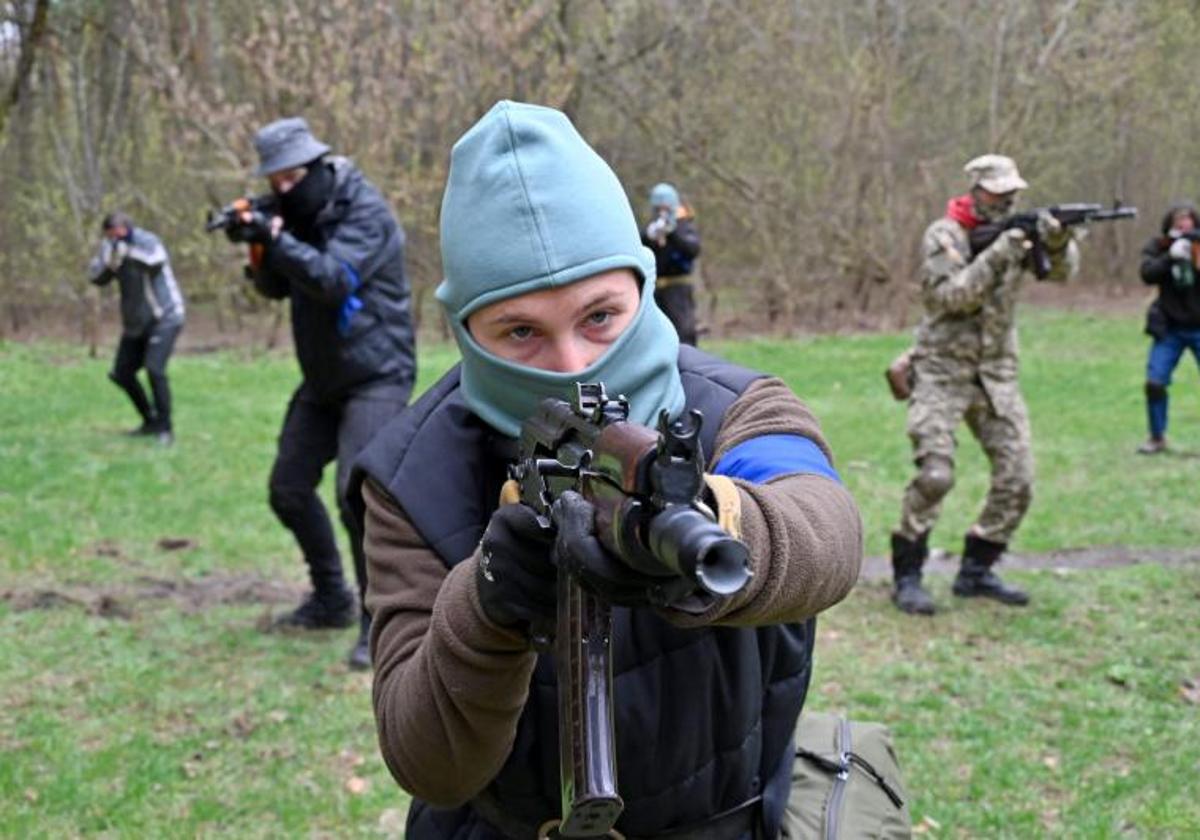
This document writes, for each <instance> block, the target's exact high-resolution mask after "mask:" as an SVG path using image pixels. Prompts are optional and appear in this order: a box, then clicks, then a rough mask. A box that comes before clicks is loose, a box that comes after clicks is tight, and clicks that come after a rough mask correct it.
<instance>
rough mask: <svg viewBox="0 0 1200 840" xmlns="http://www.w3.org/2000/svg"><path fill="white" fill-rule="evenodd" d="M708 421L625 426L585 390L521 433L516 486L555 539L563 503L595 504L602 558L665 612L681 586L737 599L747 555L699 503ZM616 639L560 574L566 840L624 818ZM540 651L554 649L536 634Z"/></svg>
mask: <svg viewBox="0 0 1200 840" xmlns="http://www.w3.org/2000/svg"><path fill="white" fill-rule="evenodd" d="M702 420H703V418H702V416H701V414H700V412H698V411H692V412H690V413H689V414H688V415H687V416H686V417H685V418H682V419H680V420H677V421H675V422H671V421H670V420H669V419H668V417H667V412H666V411H663V412H662V413H661V414H660V416H659V419H658V429H657V431H656V430H654V429H651V428H649V427H647V426H642V425H640V424H637V423H631V422H629V403H628V402H627V401H626V400H625V398H624V397H617V398H616V399H610V398H609V397H608V395H607V394H606V393H605V390H604V385H603V384H600V383H593V384H582V383H580V384H578V385H577V386H576V392H575V395H574V398H573V400H572V402H570V403H568V402H566V401H565V400H557V399H546V400H543V401H542V403H541V405H540V406H539V407H538V410H537V411H536V412H535V413H534V415H533V416H532V417H530V418H529V419H528V420H526V421H525V423H524V424H523V425H522V427H521V437H520V441H519V457H518V461H517V462H516V463H515V464H514V465H513V466H512V468H511V469H510V471H509V475H510V478H512V479H514V480H515V481H516V482H517V484H518V485H519V487H520V493H521V502H522V503H524V504H526V505H528V506H529V507H531V508H533V510H534V511H536V512H537V514H538V518H539V521H540V522H541V524H542V526H543V527H544V528H552V527H554V525H553V522H552V520H551V517H550V508H551V506H552V505H553V504H554V500H555V499H556V498H557V497H558V496H559V494H561V493H563V492H564V491H566V490H575V491H577V492H578V493H580V494H581V495H582V496H583V497H584V498H585V499H587V500H588V501H590V502H591V503H592V504H593V505H594V506H595V508H596V536H597V538H598V539H599V541H600V543H601V544H602V545H603V546H604V547H605V549H607V550H608V551H609V552H610V553H611V554H612V555H613V556H615V557H616V558H618V559H619V560H620V561H621V562H623V563H625V564H626V565H627V566H629V567H630V568H632V569H635V570H637V571H639V572H642V573H643V574H646V575H649V576H652V577H657V578H661V579H662V581H663V586H662V587H661V588H656V590H655V591H654V592H652V593H651V597H652V599H653V600H655V601H656V602H662V603H666V602H667V601H668V600H669V597H668V595H667V594H666V593H668V592H674V591H675V589H673V588H672V585H673V584H677V583H678V582H679V581H680V579H681V578H682V579H683V581H686V583H685V584H684V585H685V586H686V587H687V591H689V592H690V591H692V590H694V589H696V588H699V589H701V590H704V591H705V592H708V593H711V594H713V595H718V596H725V595H731V594H733V593H735V592H737V591H739V590H740V589H741V588H742V587H743V586H745V585H746V581H748V580H749V579H750V574H751V572H750V568H749V550H748V549H747V548H746V546H745V544H744V543H742V542H740V541H739V540H737V539H735V538H734V537H732V536H730V535H729V534H728V533H727V532H726V531H724V530H723V529H722V528H721V527H720V526H719V525H717V523H716V522H714V521H713V519H714V517H713V516H712V514H711V512H710V511H708V509H707V508H706V507H705V506H704V504H703V503H702V502H701V494H702V492H703V488H704V456H703V453H702V452H701V447H700V438H699V432H700V425H701V422H702ZM675 588H677V587H675ZM611 637H612V607H611V605H610V604H608V603H606V602H604V601H602V600H601V599H600V598H598V597H596V596H595V595H593V594H591V593H590V592H588V591H586V590H584V589H582V588H581V587H580V585H579V581H578V580H577V579H576V578H575V576H574V575H571V574H569V573H568V572H566V571H564V570H560V571H559V573H558V615H557V627H556V630H555V637H554V656H555V660H556V662H557V666H558V704H559V705H558V737H559V762H560V774H561V780H562V822H561V824H560V825H559V827H558V831H559V834H561V835H562V836H564V837H598V836H603V835H605V834H607V833H608V831H609V830H610V829H611V828H612V827H613V825H614V824H615V823H616V821H617V818H618V817H619V816H620V815H621V811H622V809H623V808H624V807H625V806H624V803H623V802H622V801H621V797H620V795H619V794H618V793H617V768H616V752H615V747H614V739H613V685H612V660H611V650H610V643H611ZM534 644H535V646H540V647H542V648H546V647H547V646H548V645H549V639H548V638H547V636H546V635H542V636H541V637H540V638H539V635H538V632H537V629H536V628H535V629H534Z"/></svg>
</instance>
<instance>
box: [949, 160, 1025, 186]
mask: <svg viewBox="0 0 1200 840" xmlns="http://www.w3.org/2000/svg"><path fill="white" fill-rule="evenodd" d="M963 172H966V173H967V177H968V178H970V179H971V186H972V187H983V188H984V189H985V190H987V191H988V192H993V193H1009V192H1012V191H1013V190H1023V189H1025V188H1026V187H1028V186H1029V184H1027V183H1026V182H1025V179H1024V178H1022V177H1021V173H1020V172H1018V171H1017V162H1016V161H1014V160H1013V159H1012V158H1010V157H1005V156H1004V155H980V156H979V157H977V158H975V159H974V160H971V161H969V162H968V163H967V165H966V166H964V167H963Z"/></svg>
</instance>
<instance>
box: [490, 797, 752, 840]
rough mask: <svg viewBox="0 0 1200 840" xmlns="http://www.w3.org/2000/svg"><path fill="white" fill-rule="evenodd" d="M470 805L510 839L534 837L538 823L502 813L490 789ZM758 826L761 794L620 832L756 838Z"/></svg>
mask: <svg viewBox="0 0 1200 840" xmlns="http://www.w3.org/2000/svg"><path fill="white" fill-rule="evenodd" d="M471 807H472V808H473V809H474V810H475V813H476V814H478V815H479V816H480V818H481V819H482V820H483V821H484V822H486V823H488V824H489V825H490V826H491V827H492V828H494V829H496V830H497V831H499V832H500V833H501V834H503V835H504V836H505V837H507V838H509V840H533V839H534V838H535V837H537V836H538V826H536V825H534V824H533V823H526V822H525V821H524V820H521V819H520V818H519V817H514V816H512V815H511V814H508V813H507V812H505V810H504V808H503V807H502V806H501V805H500V802H499V801H498V800H497V799H496V797H495V795H494V794H492V792H491V791H490V790H484V791H483V792H482V793H480V794H479V795H478V796H476V797H475V798H474V799H472V800H471ZM761 825H762V797H761V796H755V797H754V798H753V799H748V800H746V801H745V802H743V803H742V804H741V805H736V806H734V807H733V808H730V809H729V810H727V811H722V812H721V813H719V814H716V815H714V816H712V817H709V818H708V819H706V820H702V821H700V822H694V823H691V824H689V825H684V826H680V827H679V828H672V829H668V830H667V831H660V832H657V833H655V834H625V833H621V834H620V837H622V838H624V840H736V839H737V838H740V837H752V838H756V837H758V836H759V834H760V833H761V831H760V827H761ZM618 831H619V829H618ZM549 836H550V837H552V838H557V837H558V836H559V834H558V832H557V831H551V832H550V834H549Z"/></svg>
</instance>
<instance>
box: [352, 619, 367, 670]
mask: <svg viewBox="0 0 1200 840" xmlns="http://www.w3.org/2000/svg"><path fill="white" fill-rule="evenodd" d="M370 639H371V616H370V615H369V614H368V613H367V611H366V610H363V611H362V618H361V619H360V621H359V627H358V641H357V642H355V643H354V647H353V648H351V649H350V656H349V657H347V659H346V664H347V665H349V666H350V670H351V671H369V670H370V669H371V645H370Z"/></svg>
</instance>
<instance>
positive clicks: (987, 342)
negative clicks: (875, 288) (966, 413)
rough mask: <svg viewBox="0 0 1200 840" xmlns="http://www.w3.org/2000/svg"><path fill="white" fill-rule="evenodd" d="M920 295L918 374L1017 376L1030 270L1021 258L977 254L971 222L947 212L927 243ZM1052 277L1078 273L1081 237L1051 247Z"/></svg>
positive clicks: (969, 377) (1004, 378)
mask: <svg viewBox="0 0 1200 840" xmlns="http://www.w3.org/2000/svg"><path fill="white" fill-rule="evenodd" d="M921 249H922V255H923V262H922V266H921V302H922V304H923V306H924V309H925V314H924V317H923V318H922V319H921V323H920V325H919V326H918V327H917V343H916V352H915V354H914V363H915V365H916V369H917V373H918V375H919V376H921V375H923V376H930V377H937V378H941V379H947V380H955V381H964V382H965V381H974V380H975V379H976V377H979V379H980V380H981V381H982V382H983V383H984V384H988V383H989V382H990V383H996V384H999V383H1002V382H1015V381H1016V377H1017V330H1016V324H1015V322H1014V315H1015V311H1016V302H1017V294H1018V292H1019V291H1020V289H1021V284H1022V283H1023V282H1024V278H1025V277H1026V275H1027V274H1028V269H1027V268H1026V267H1025V266H1024V265H1022V264H1016V265H1014V264H1012V263H1006V262H1004V261H1001V260H998V259H994V254H990V253H989V252H988V251H986V250H985V251H984V252H982V253H981V254H979V256H978V257H977V258H976V259H974V260H972V259H971V245H970V241H969V239H968V237H967V230H966V228H964V227H963V226H962V225H961V224H959V223H958V222H956V221H955V220H953V219H950V218H946V217H943V218H940V219H938V220H937V221H935V222H934V223H933V224H931V225H930V226H929V227H928V228H926V230H925V236H924V239H923V240H922V243H921ZM1050 260H1051V269H1050V275H1049V276H1048V277H1047V278H1046V279H1047V280H1051V281H1056V282H1064V281H1066V280H1067V279H1069V278H1070V277H1071V276H1073V275H1074V273H1075V271H1076V270H1077V268H1078V263H1079V250H1078V248H1077V247H1076V245H1075V243H1074V241H1071V242H1069V244H1068V246H1067V248H1066V249H1065V250H1064V251H1061V252H1060V253H1058V254H1051V255H1050Z"/></svg>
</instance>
